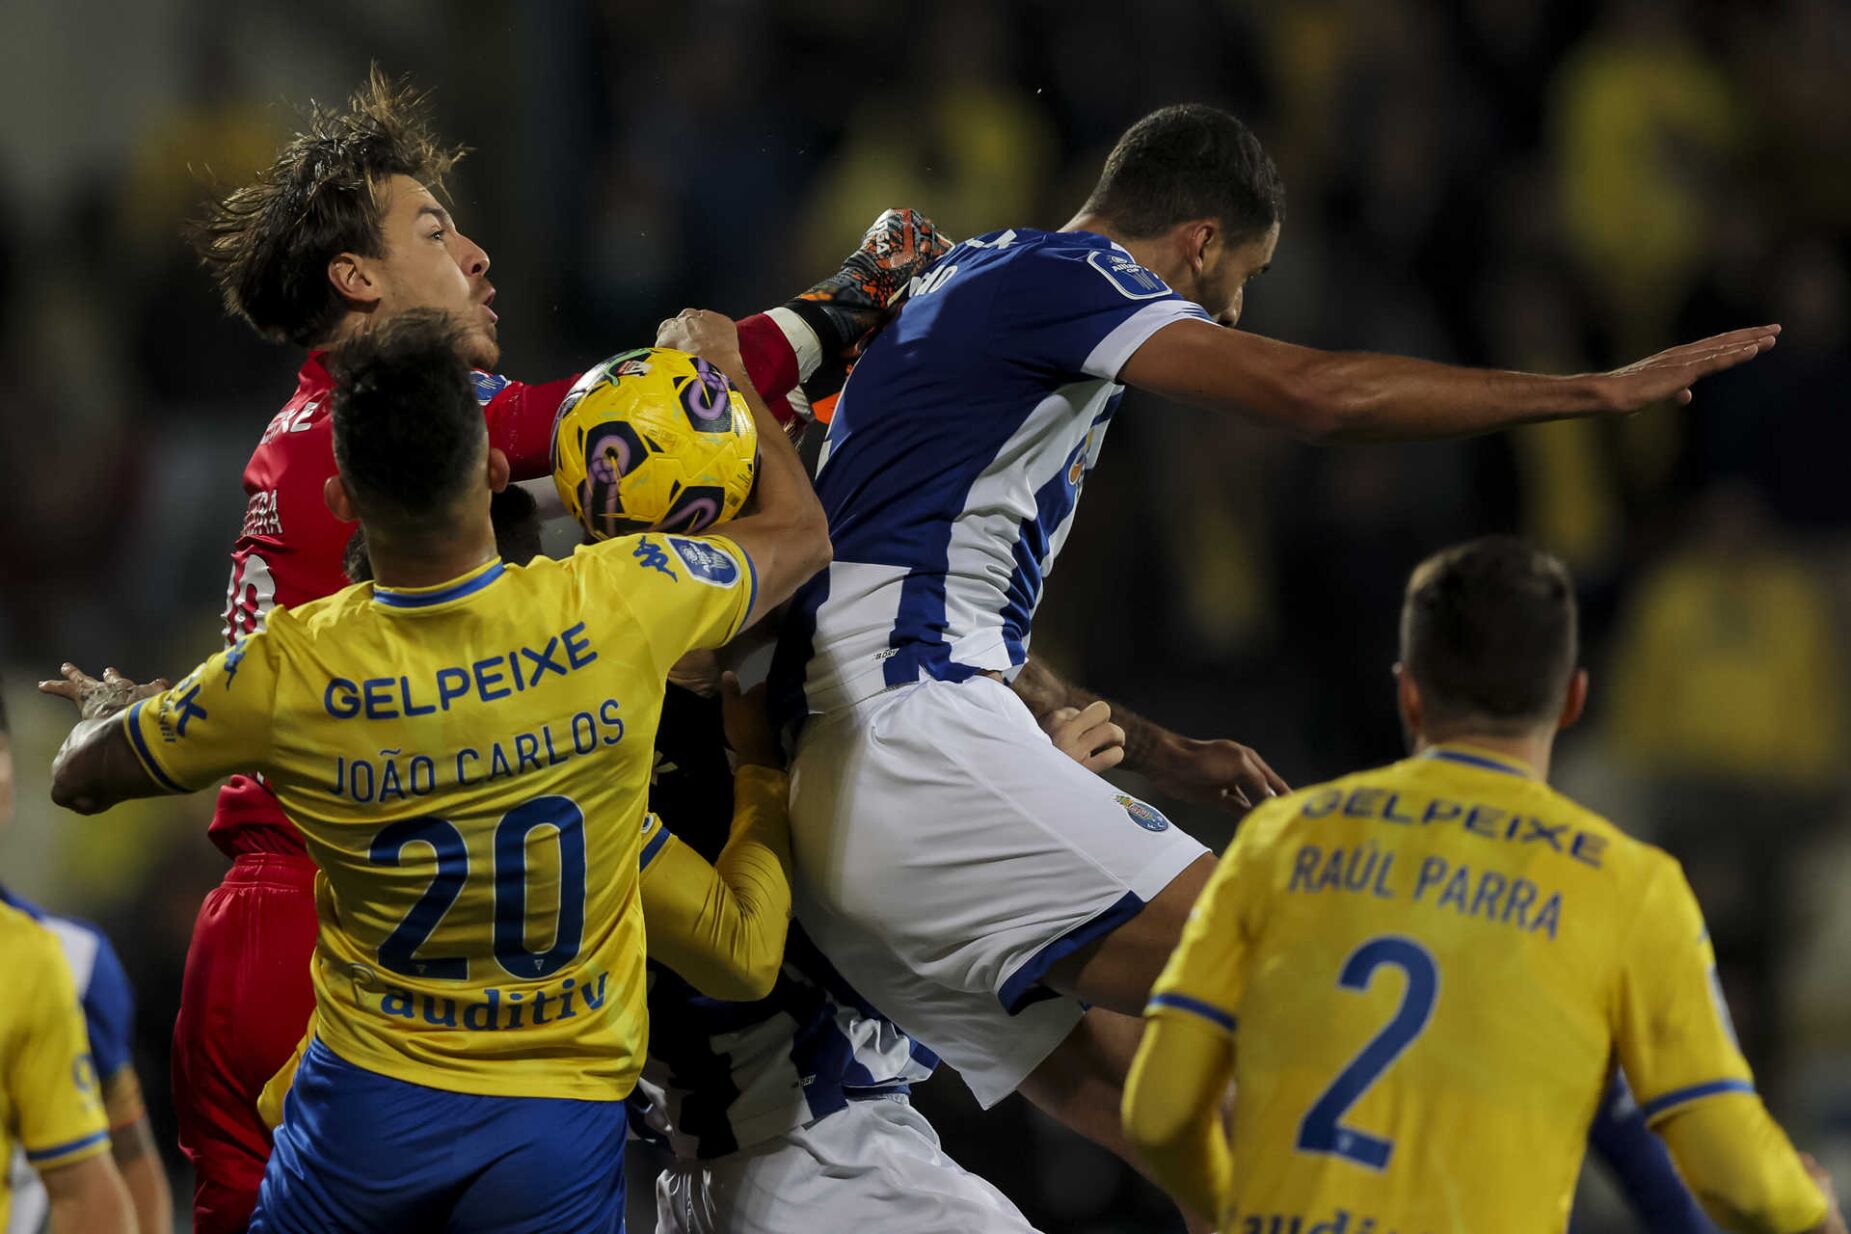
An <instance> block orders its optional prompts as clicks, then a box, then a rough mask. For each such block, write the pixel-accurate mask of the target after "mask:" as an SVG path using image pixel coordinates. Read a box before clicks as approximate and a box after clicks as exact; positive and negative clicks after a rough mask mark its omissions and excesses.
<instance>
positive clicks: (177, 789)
mask: <svg viewBox="0 0 1851 1234" xmlns="http://www.w3.org/2000/svg"><path fill="white" fill-rule="evenodd" d="M182 684H184V683H182ZM147 702H148V700H147V699H142V700H141V701H140V702H138V703H136V704H135V705H134V706H133V707H130V708H129V709H128V710H127V711H125V712H123V713H122V723H123V726H124V727H125V728H127V729H128V733H129V745H130V746H132V747H133V748H134V750H135V757H136V758H137V759H139V760H140V761H141V766H142V770H144V771H146V772H147V773H148V774H149V775H150V776H152V777H153V778H154V782H155V783H156V784H158V785H160V786H161V787H162V788H164V789H166V790H167V791H168V792H170V793H190V792H192V791H193V790H192V789H189V788H182V787H181V786H180V785H179V784H177V783H175V782H174V779H173V777H172V776H170V775H168V774H167V773H166V772H165V771H163V770H162V769H161V765H160V764H159V763H157V762H155V761H154V751H153V750H150V749H149V748H148V739H147V737H145V736H144V735H143V734H142V731H141V709H142V708H143V707H145V706H146V705H147Z"/></svg>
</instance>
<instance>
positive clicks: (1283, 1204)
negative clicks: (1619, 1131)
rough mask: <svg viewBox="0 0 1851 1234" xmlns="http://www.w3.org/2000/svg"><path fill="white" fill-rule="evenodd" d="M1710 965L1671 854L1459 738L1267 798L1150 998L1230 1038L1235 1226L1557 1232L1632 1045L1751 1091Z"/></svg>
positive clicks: (1662, 1104)
mask: <svg viewBox="0 0 1851 1234" xmlns="http://www.w3.org/2000/svg"><path fill="white" fill-rule="evenodd" d="M1713 970H1714V961H1713V958H1712V955H1711V951H1710V945H1709V941H1708V934H1707V932H1706V931H1705V929H1704V926H1703V921H1702V918H1701V916H1700V915H1699V913H1698V910H1697V904H1696V900H1695V897H1694V896H1693V895H1692V894H1691V891H1690V888H1689V886H1688V884H1687V883H1686V882H1685V881H1684V876H1683V872H1682V871H1681V870H1680V869H1679V867H1678V865H1677V863H1676V862H1675V861H1674V860H1672V859H1671V858H1670V857H1669V856H1668V855H1666V854H1665V853H1663V852H1662V851H1660V850H1658V849H1656V848H1653V847H1651V846H1650V845H1647V844H1643V843H1640V842H1639V841H1637V840H1633V839H1630V838H1628V837H1627V836H1626V835H1624V834H1623V833H1622V832H1620V831H1619V830H1618V829H1617V828H1615V827H1614V826H1613V825H1612V824H1611V823H1608V822H1607V821H1606V820H1605V819H1602V818H1600V817H1598V816H1596V815H1594V814H1592V813H1590V812H1588V811H1587V810H1584V809H1582V808H1581V807H1580V806H1577V805H1576V804H1575V803H1574V802H1572V801H1570V800H1568V799H1567V798H1566V797H1563V796H1562V795H1561V794H1559V793H1556V792H1554V791H1553V790H1551V789H1550V788H1549V787H1548V785H1546V784H1544V783H1542V782H1541V781H1539V780H1537V779H1536V778H1535V777H1534V776H1533V775H1531V774H1530V772H1529V771H1528V769H1526V768H1525V767H1523V766H1522V765H1521V764H1518V763H1514V762H1512V761H1510V760H1508V759H1505V758H1502V757H1498V756H1493V755H1491V754H1488V753H1485V752H1483V751H1479V750H1475V749H1471V748H1469V747H1465V746H1456V745H1455V746H1444V747H1440V748H1437V749H1434V750H1430V751H1428V752H1426V753H1425V754H1424V755H1422V756H1420V757H1416V758H1411V759H1407V760H1405V761H1403V762H1400V763H1396V764H1393V765H1392V766H1389V767H1384V768H1381V769H1378V770H1374V771H1366V772H1362V773H1360V774H1357V775H1353V776H1348V777H1346V778H1344V779H1341V780H1336V781H1333V782H1331V783H1329V784H1324V785H1320V786H1318V787H1315V788H1311V789H1307V790H1304V791H1301V792H1298V793H1294V794H1292V795H1290V796H1288V797H1283V798H1279V799H1277V800H1275V801H1271V802H1268V803H1267V804H1266V805H1264V806H1262V807H1261V808H1259V809H1258V810H1255V811H1254V812H1253V814H1252V815H1250V816H1249V817H1248V819H1247V820H1246V822H1245V823H1243V824H1242V826H1241V829H1240V832H1239V834H1238V835H1237V836H1236V837H1235V840H1234V843H1233V844H1232V845H1230V846H1229V849H1228V851H1227V853H1226V855H1225V856H1224V857H1223V858H1222V861H1221V865H1220V867H1219V868H1218V869H1217V871H1216V873H1215V875H1214V878H1213V879H1212V880H1211V882H1210V883H1209V886H1208V888H1207V889H1206V891H1205V892H1204V893H1203V898H1202V901H1201V902H1200V903H1199V904H1198V905H1197V907H1196V909H1195V912H1194V914H1193V915H1192V916H1191V918H1190V922H1189V926H1188V928H1187V929H1186V931H1185V932H1184V936H1183V941H1182V943H1181V945H1180V946H1179V948H1178V949H1177V951H1176V954H1175V955H1174V956H1173V957H1172V958H1171V961H1170V964H1169V967H1168V968H1167V969H1166V970H1165V971H1164V974H1163V976H1162V978H1161V979H1160V980H1159V981H1158V983H1157V985H1156V986H1155V987H1154V989H1153V992H1152V999H1151V1007H1150V1011H1149V1014H1151V1015H1153V1016H1195V1017H1200V1018H1201V1019H1204V1020H1207V1021H1208V1022H1210V1023H1214V1024H1218V1025H1220V1026H1222V1027H1223V1028H1225V1029H1227V1030H1228V1031H1229V1032H1232V1033H1234V1034H1235V1047H1234V1053H1235V1063H1234V1075H1235V1103H1234V1115H1233V1119H1232V1148H1233V1163H1234V1177H1233V1187H1232V1193H1231V1195H1230V1196H1229V1197H1228V1198H1229V1202H1228V1204H1227V1205H1226V1206H1225V1207H1224V1210H1223V1212H1222V1214H1221V1220H1222V1228H1223V1229H1224V1230H1226V1231H1230V1232H1233V1234H1452V1232H1463V1231H1473V1232H1476V1234H1482V1232H1483V1231H1487V1230H1497V1231H1507V1232H1518V1231H1544V1230H1548V1231H1560V1230H1561V1229H1563V1228H1564V1226H1565V1225H1566V1222H1567V1219H1568V1209H1569V1204H1570V1201H1571V1199H1572V1198H1573V1195H1574V1189H1575V1180H1576V1177H1577V1175H1578V1173H1579V1171H1580V1165H1581V1158H1582V1153H1583V1149H1584V1146H1585V1142H1586V1137H1587V1131H1588V1125H1589V1122H1590V1121H1591V1120H1592V1118H1593V1116H1594V1112H1595V1107H1596V1105H1597V1104H1598V1102H1599V1100H1600V1098H1601V1094H1602V1092H1603V1090H1604V1088H1605V1086H1606V1084H1607V1081H1608V1077H1609V1072H1610V1068H1611V1067H1612V1065H1613V1064H1614V1062H1616V1061H1617V1062H1618V1063H1620V1064H1621V1065H1622V1066H1623V1068H1624V1070H1625V1072H1626V1075H1627V1078H1628V1080H1629V1081H1630V1082H1631V1085H1632V1090H1633V1092H1634V1094H1635V1095H1636V1096H1637V1098H1638V1101H1639V1104H1640V1106H1641V1107H1642V1108H1643V1110H1644V1112H1645V1115H1646V1117H1647V1119H1648V1120H1656V1119H1659V1118H1662V1117H1664V1116H1665V1115H1667V1114H1669V1113H1670V1112H1672V1111H1673V1110H1677V1109H1681V1108H1683V1107H1685V1106H1686V1105H1688V1104H1689V1103H1691V1102H1695V1101H1702V1100H1704V1099H1705V1098H1708V1097H1711V1096H1715V1095H1718V1094H1724V1093H1738V1092H1745V1091H1752V1085H1751V1077H1750V1074H1749V1070H1748V1064H1747V1063H1746V1062H1745V1061H1744V1060H1743V1058H1742V1054H1741V1051H1740V1050H1739V1049H1737V1047H1736V1045H1735V1041H1734V1036H1733V1033H1732V1031H1731V1029H1730V1027H1729V1024H1728V1021H1727V1013H1726V1011H1725V1010H1724V1008H1723V1006H1722V1002H1721V997H1720V991H1719V990H1718V988H1717V987H1716V984H1715V977H1714V971H1713ZM1237 1025H1238V1028H1237V1027H1236V1026H1237Z"/></svg>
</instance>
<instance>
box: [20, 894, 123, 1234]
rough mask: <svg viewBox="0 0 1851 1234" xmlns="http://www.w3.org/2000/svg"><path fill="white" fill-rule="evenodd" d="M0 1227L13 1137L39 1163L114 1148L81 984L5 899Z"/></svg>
mask: <svg viewBox="0 0 1851 1234" xmlns="http://www.w3.org/2000/svg"><path fill="white" fill-rule="evenodd" d="M0 972H4V973H5V974H6V996H5V997H4V998H0V1230H4V1229H6V1227H7V1218H8V1214H9V1212H10V1211H11V1208H12V1196H11V1195H10V1194H9V1192H8V1188H7V1170H6V1166H5V1163H6V1162H9V1161H11V1160H12V1158H13V1145H14V1144H19V1145H21V1146H22V1147H23V1148H24V1149H25V1153H26V1161H27V1163H28V1164H30V1165H31V1166H32V1168H33V1169H35V1170H39V1171H41V1172H42V1171H45V1170H55V1169H57V1168H58V1167H60V1166H66V1165H71V1164H73V1163H75V1162H78V1161H82V1160H83V1159H84V1158H86V1157H94V1156H96V1155H97V1154H98V1153H102V1152H106V1151H107V1150H108V1148H109V1131H108V1120H107V1119H106V1118H105V1117H104V1114H103V1098H102V1093H101V1091H100V1089H99V1087H98V1085H97V1078H96V1067H95V1066H94V1065H93V1064H92V1063H91V1061H90V1040H89V1038H88V1037H87V1036H86V1035H85V1033H84V1016H83V1011H82V1009H81V1008H80V1007H79V1006H78V1004H77V987H76V986H74V985H72V984H71V970H70V966H69V964H68V963H67V962H66V960H65V958H64V948H63V947H61V946H60V945H59V944H58V939H57V936H55V935H54V934H52V933H51V931H49V930H47V929H45V928H44V927H43V926H41V925H39V924H38V922H36V921H34V920H32V918H30V917H28V916H26V914H24V913H22V912H20V911H19V910H18V909H16V908H14V907H12V906H11V905H9V904H3V903H0Z"/></svg>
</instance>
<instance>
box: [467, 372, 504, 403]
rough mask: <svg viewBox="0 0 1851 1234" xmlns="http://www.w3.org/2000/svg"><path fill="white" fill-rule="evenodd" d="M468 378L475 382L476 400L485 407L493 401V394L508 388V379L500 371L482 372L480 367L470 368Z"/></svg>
mask: <svg viewBox="0 0 1851 1234" xmlns="http://www.w3.org/2000/svg"><path fill="white" fill-rule="evenodd" d="M469 377H470V380H472V381H474V382H475V383H476V402H478V403H480V404H482V405H483V406H484V407H487V406H488V405H489V404H490V403H492V402H494V401H495V396H496V395H497V394H500V393H501V392H502V391H503V390H506V389H507V388H508V384H509V382H508V379H507V378H506V377H503V376H502V375H501V374H500V373H484V372H482V371H481V370H480V369H475V370H472V371H471V372H470V374H469Z"/></svg>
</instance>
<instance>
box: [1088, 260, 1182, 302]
mask: <svg viewBox="0 0 1851 1234" xmlns="http://www.w3.org/2000/svg"><path fill="white" fill-rule="evenodd" d="M1086 264H1088V265H1090V266H1091V267H1092V268H1093V269H1095V270H1097V271H1099V273H1101V274H1103V275H1105V281H1106V282H1108V283H1110V284H1112V286H1113V287H1114V288H1116V289H1117V290H1118V294H1119V295H1121V296H1123V297H1125V299H1127V300H1155V299H1156V298H1157V297H1158V296H1167V295H1169V294H1170V285H1169V284H1168V283H1166V282H1164V281H1163V280H1162V279H1160V278H1158V277H1157V276H1156V275H1154V274H1152V273H1151V272H1150V271H1149V270H1146V269H1145V268H1144V267H1143V266H1140V265H1139V264H1138V263H1137V262H1135V261H1133V260H1131V257H1130V256H1129V255H1128V254H1125V253H1108V252H1104V251H1103V250H1097V249H1095V250H1094V251H1093V252H1090V253H1088V254H1087V255H1086Z"/></svg>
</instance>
